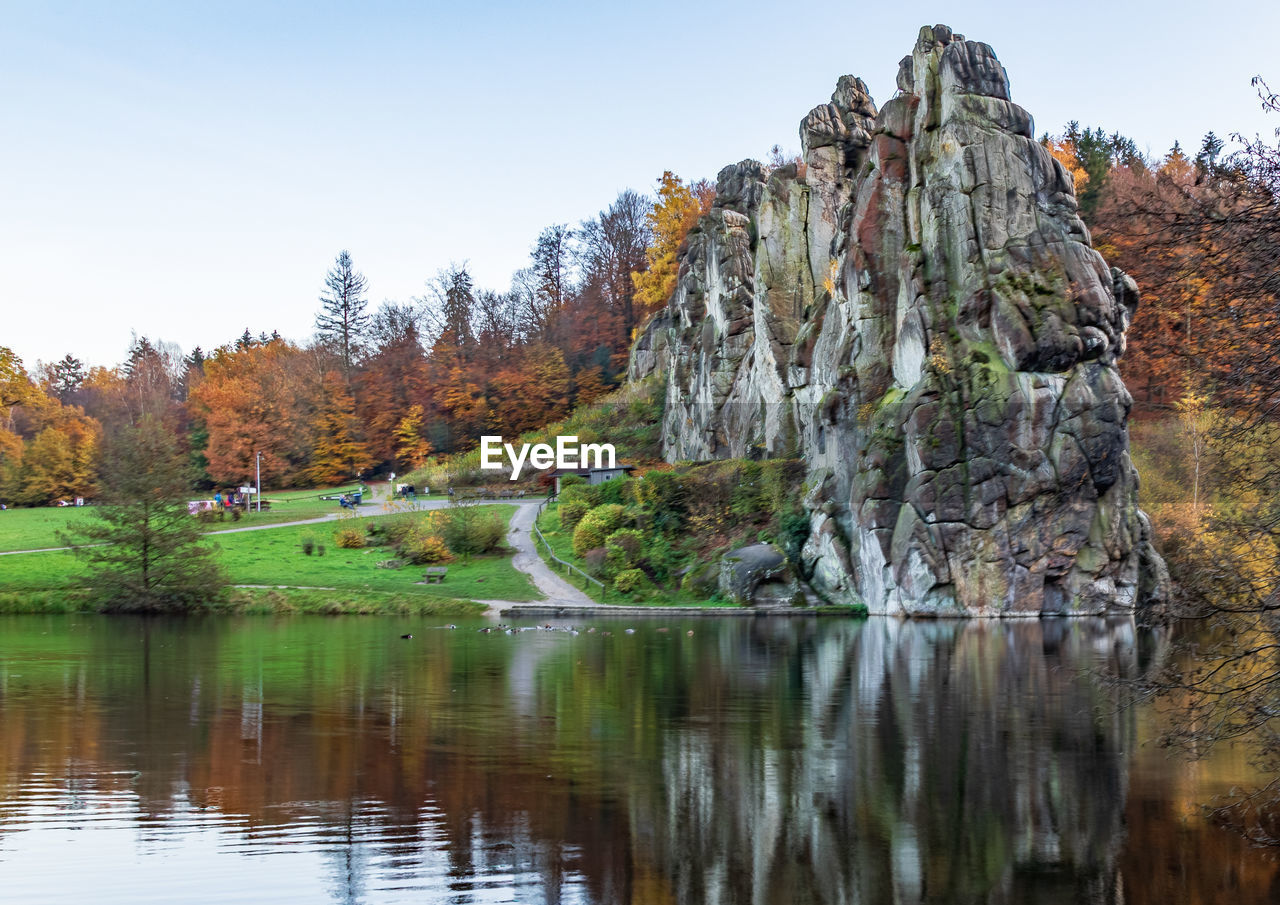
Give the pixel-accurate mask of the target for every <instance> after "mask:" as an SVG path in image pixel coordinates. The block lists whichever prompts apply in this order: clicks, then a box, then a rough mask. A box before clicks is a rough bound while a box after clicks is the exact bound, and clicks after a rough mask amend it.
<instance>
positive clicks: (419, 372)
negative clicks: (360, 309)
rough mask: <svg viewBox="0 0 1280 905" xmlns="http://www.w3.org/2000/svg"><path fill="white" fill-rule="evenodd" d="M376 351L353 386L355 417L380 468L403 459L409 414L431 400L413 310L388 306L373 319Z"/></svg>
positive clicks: (401, 306)
mask: <svg viewBox="0 0 1280 905" xmlns="http://www.w3.org/2000/svg"><path fill="white" fill-rule="evenodd" d="M370 347H371V351H370V353H369V355H368V356H367V357H366V358H365V360H364V363H363V364H362V366H361V368H360V372H359V374H358V375H357V376H356V378H355V379H354V381H353V382H352V386H353V391H354V395H355V400H356V415H357V417H358V419H359V421H360V424H361V426H362V430H363V433H364V439H365V443H366V444H367V447H368V450H369V454H370V455H371V456H372V457H373V459H374V460H375V461H376V462H382V463H384V464H388V465H389V464H392V463H393V462H394V461H395V460H396V459H397V458H398V452H397V446H398V444H399V440H398V437H397V429H398V426H399V424H400V421H401V419H402V418H403V417H404V416H405V413H406V412H407V411H408V410H409V409H410V408H411V407H412V406H414V405H419V406H420V405H421V401H422V400H423V399H424V398H425V397H426V393H427V390H426V380H427V375H426V355H425V351H424V350H423V348H422V342H421V334H420V331H419V317H418V313H417V311H416V309H414V308H413V307H411V306H408V305H396V304H384V305H383V306H382V307H381V308H379V310H378V312H377V314H376V315H375V316H374V318H373V325H372V329H371V331H370Z"/></svg>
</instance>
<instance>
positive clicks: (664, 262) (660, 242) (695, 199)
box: [632, 170, 713, 318]
mask: <svg viewBox="0 0 1280 905" xmlns="http://www.w3.org/2000/svg"><path fill="white" fill-rule="evenodd" d="M712 197H713V193H712V192H709V191H708V188H707V186H705V184H696V185H695V186H687V185H685V184H684V182H683V181H682V180H681V179H680V177H678V176H676V175H675V174H674V173H672V172H671V171H670V170H667V171H666V172H664V173H663V174H662V178H661V179H660V180H658V197H657V199H656V200H655V201H654V204H653V207H652V208H651V209H650V210H649V212H648V214H647V215H646V216H647V219H648V223H649V230H650V233H651V235H652V237H653V238H652V241H651V244H650V245H649V247H648V248H647V249H646V251H645V261H646V263H647V265H648V266H647V267H646V269H645V270H643V271H641V272H639V273H634V274H633V275H632V280H633V281H634V283H635V287H636V294H635V301H636V304H637V305H638V306H639V317H640V318H643V317H645V316H647V315H648V314H651V313H652V312H654V311H657V310H658V309H659V308H661V307H662V306H664V305H665V304H666V303H667V300H668V299H670V298H671V293H672V292H674V291H675V288H676V277H677V276H678V264H677V261H676V252H677V251H679V249H680V244H681V243H682V242H683V241H684V237H685V236H686V235H688V234H689V230H690V229H692V228H693V224H694V223H696V222H697V220H698V217H699V216H700V215H702V214H703V213H705V212H706V211H707V210H709V209H710V207H711V198H712Z"/></svg>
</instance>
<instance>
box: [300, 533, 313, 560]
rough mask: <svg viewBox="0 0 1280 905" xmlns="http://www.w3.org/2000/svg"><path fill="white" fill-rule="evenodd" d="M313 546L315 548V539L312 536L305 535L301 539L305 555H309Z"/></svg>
mask: <svg viewBox="0 0 1280 905" xmlns="http://www.w3.org/2000/svg"><path fill="white" fill-rule="evenodd" d="M315 548H316V539H315V538H314V537H310V536H307V537H304V538H303V539H302V552H303V553H305V554H306V555H307V556H310V555H311V553H312V551H313V550H315Z"/></svg>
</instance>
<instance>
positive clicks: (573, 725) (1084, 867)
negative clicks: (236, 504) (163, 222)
mask: <svg viewBox="0 0 1280 905" xmlns="http://www.w3.org/2000/svg"><path fill="white" fill-rule="evenodd" d="M597 625H598V626H600V627H601V628H610V627H609V626H604V625H603V624H602V623H597ZM660 625H661V624H660V623H656V622H651V623H641V624H638V625H637V626H636V628H637V632H636V633H635V634H634V635H626V634H624V633H623V632H622V631H621V630H620V627H618V626H613V627H611V628H612V631H613V634H612V635H611V636H604V635H603V633H602V632H601V631H597V632H594V633H587V632H585V631H584V632H583V633H582V634H579V635H577V636H573V635H570V634H568V633H566V632H541V631H528V632H521V633H519V634H516V635H511V636H508V635H503V634H501V633H490V634H480V633H478V632H477V631H475V627H474V626H472V627H466V626H464V627H463V628H462V629H459V630H458V631H448V630H443V629H433V628H431V627H429V626H423V625H418V626H411V628H412V630H413V632H414V634H415V638H414V639H413V640H412V641H403V640H401V639H400V638H399V634H400V633H401V632H403V631H405V630H406V629H405V628H403V627H401V626H400V625H398V624H395V625H393V624H391V623H390V622H388V621H385V620H354V619H353V620H345V621H329V620H322V619H292V620H245V621H230V620H227V621H212V620H211V621H205V622H175V623H170V622H165V621H161V620H122V619H85V618H69V617H61V618H40V617H9V618H7V619H3V620H0V721H2V722H0V887H2V888H5V889H6V890H12V891H14V893H15V894H18V895H19V898H18V899H17V901H24V902H35V901H84V900H87V899H92V900H93V901H121V902H133V901H136V900H137V899H138V893H139V891H140V890H143V889H145V890H149V891H152V892H154V891H156V890H161V889H163V890H166V891H168V892H169V893H170V894H172V895H175V896H176V897H177V898H181V899H182V900H183V901H246V900H257V901H263V900H268V899H270V900H279V901H325V900H327V901H334V902H393V901H450V902H503V901H514V902H522V903H527V902H592V903H626V902H630V903H667V902H670V903H676V902H680V903H686V902H724V903H737V902H750V903H776V902H849V903H881V902H902V903H921V902H939V903H941V902H983V903H1004V902H1009V903H1014V902H1100V903H1110V902H1117V903H1118V902H1126V903H1130V905H1131V903H1135V902H1147V901H1150V902H1167V901H1205V902H1209V901H1227V900H1228V899H1229V900H1230V901H1231V902H1232V903H1233V905H1234V903H1238V905H1245V903H1248V902H1250V901H1258V902H1262V901H1271V898H1270V897H1269V896H1270V891H1269V886H1270V884H1271V883H1272V882H1273V879H1274V876H1275V872H1274V868H1273V866H1272V865H1271V864H1270V863H1269V862H1265V861H1263V860H1262V859H1260V858H1259V857H1257V856H1256V855H1254V854H1253V853H1251V852H1249V851H1247V850H1245V849H1243V848H1242V847H1241V846H1240V845H1239V844H1238V843H1236V842H1235V840H1234V839H1233V838H1232V837H1229V836H1227V835H1226V834H1223V833H1220V832H1218V831H1214V830H1207V829H1205V828H1203V827H1200V826H1198V825H1194V824H1191V825H1184V824H1183V822H1182V818H1183V817H1184V816H1185V813H1186V807H1187V806H1186V802H1187V801H1189V800H1194V796H1195V795H1197V794H1198V793H1199V792H1200V791H1201V787H1200V785H1198V784H1197V783H1195V782H1188V781H1186V778H1185V777H1186V773H1185V771H1182V772H1179V771H1180V770H1181V768H1179V767H1178V766H1177V765H1175V764H1168V763H1165V762H1163V761H1160V760H1158V759H1156V758H1154V757H1152V755H1151V752H1150V751H1149V750H1148V749H1143V748H1141V747H1139V745H1138V742H1139V740H1140V738H1141V737H1142V736H1144V735H1149V734H1150V732H1151V730H1150V727H1147V726H1145V724H1143V723H1142V722H1141V720H1142V714H1141V712H1139V711H1136V710H1134V709H1123V708H1119V707H1117V706H1116V705H1115V701H1114V700H1113V699H1112V698H1111V697H1110V696H1109V695H1108V694H1106V693H1104V692H1103V691H1101V690H1099V688H1098V687H1097V686H1096V685H1095V684H1094V683H1092V682H1091V681H1089V680H1088V678H1087V677H1085V676H1084V675H1083V674H1082V671H1083V670H1085V669H1086V668H1089V667H1097V666H1106V667H1107V668H1108V669H1110V670H1111V671H1113V672H1116V673H1119V674H1122V675H1123V674H1130V673H1132V672H1133V671H1135V670H1138V669H1140V668H1141V667H1142V665H1143V664H1142V663H1141V658H1142V657H1143V656H1145V655H1146V654H1145V648H1142V647H1141V646H1140V645H1141V644H1142V643H1145V640H1144V639H1140V638H1139V637H1138V636H1137V635H1136V634H1135V630H1134V628H1133V625H1132V624H1131V623H1129V622H1126V621H1120V622H1110V623H1108V622H1104V621H1101V620H1045V621H1033V620H1027V621H1009V622H976V621H973V622H908V623H903V622H897V621H894V620H888V619H873V620H870V621H868V622H865V623H853V622H844V621H835V620H820V621H815V620H726V621H724V622H715V623H713V622H709V621H699V622H691V623H689V624H687V625H684V624H679V625H677V624H675V623H672V624H670V625H669V626H663V627H669V628H670V630H669V631H666V632H659V631H657V628H658V627H659V626H660ZM688 630H693V632H694V634H693V636H692V637H690V636H688V635H687V634H686V631H688ZM1131 786H1132V788H1131ZM1206 840H1208V841H1206ZM1135 843H1138V844H1139V845H1140V848H1135ZM1202 844H1208V845H1211V846H1212V847H1213V858H1214V860H1213V861H1212V862H1209V863H1206V864H1204V865H1196V864H1191V863H1184V862H1186V861H1192V860H1194V859H1189V858H1186V855H1187V853H1188V851H1189V850H1190V851H1194V850H1195V848H1194V847H1195V846H1197V845H1202ZM1188 846H1191V849H1188ZM1224 869H1226V870H1227V871H1228V872H1229V874H1230V876H1231V877H1232V878H1233V879H1232V881H1231V882H1230V883H1227V882H1224V880H1223V876H1224ZM228 878H230V879H228ZM1139 879H1140V882H1135V881H1136V880H1139Z"/></svg>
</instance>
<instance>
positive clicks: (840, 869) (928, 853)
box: [635, 619, 1136, 903]
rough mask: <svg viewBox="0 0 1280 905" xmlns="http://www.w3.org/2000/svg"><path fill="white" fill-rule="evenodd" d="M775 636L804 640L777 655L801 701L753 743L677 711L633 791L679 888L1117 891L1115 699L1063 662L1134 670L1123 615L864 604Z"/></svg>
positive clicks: (916, 895)
mask: <svg viewBox="0 0 1280 905" xmlns="http://www.w3.org/2000/svg"><path fill="white" fill-rule="evenodd" d="M756 642H757V643H762V644H765V645H766V646H768V645H769V644H770V642H769V641H768V640H765V639H760V638H757V639H756ZM772 643H773V645H776V646H777V647H781V648H787V647H789V646H791V645H793V644H796V643H802V644H804V645H806V646H808V645H811V646H812V650H811V651H810V652H808V653H807V654H804V655H796V654H798V653H799V652H798V651H789V652H787V653H786V654H784V655H783V656H781V657H780V658H779V659H780V660H781V662H779V663H778V664H777V666H778V667H779V668H785V669H789V670H796V671H797V672H798V673H799V675H798V676H797V678H798V679H799V681H801V682H802V683H803V684H804V686H805V688H806V689H807V692H806V694H805V696H804V701H803V708H804V711H805V712H804V713H803V714H797V715H796V718H794V719H792V720H789V721H787V722H786V723H783V724H779V725H778V726H777V727H776V728H777V729H778V730H779V732H780V733H781V734H780V735H779V737H777V738H775V739H773V740H772V743H770V744H760V743H759V739H757V738H753V737H751V736H750V735H743V734H742V733H735V732H724V731H717V730H716V728H715V727H696V726H686V727H683V728H680V729H677V730H674V731H673V733H672V737H671V738H670V739H669V741H668V744H667V746H666V748H667V750H666V752H665V754H664V757H663V766H664V769H663V783H664V794H663V795H662V796H661V797H660V798H656V799H655V798H652V797H650V796H648V795H646V794H645V792H644V791H641V792H640V793H639V794H638V800H637V802H636V803H635V811H636V814H637V816H638V817H639V816H640V815H644V817H645V818H647V820H649V821H651V822H649V823H642V825H643V826H644V828H645V830H646V835H647V836H648V839H647V841H646V844H645V845H644V846H642V847H648V846H652V848H653V849H654V850H655V851H656V852H659V853H660V857H661V858H662V865H661V870H660V872H661V873H663V874H666V875H667V876H669V877H671V878H672V881H673V883H674V885H675V888H676V890H677V891H678V895H677V900H679V901H686V902H688V901H732V902H759V903H769V902H790V901H795V902H868V903H870V902H903V903H914V902H993V903H995V902H1011V903H1017V902H1032V901H1035V902H1044V901H1058V900H1061V901H1069V902H1110V901H1115V900H1116V898H1115V895H1114V891H1115V889H1116V888H1117V877H1116V856H1117V851H1118V847H1119V844H1120V842H1121V839H1122V832H1121V823H1122V819H1121V818H1122V813H1123V808H1124V798H1125V766H1124V765H1125V754H1126V751H1127V749H1129V748H1130V747H1131V746H1132V743H1133V722H1132V715H1131V712H1130V711H1124V710H1120V709H1117V708H1116V707H1115V706H1114V705H1113V704H1112V703H1111V702H1110V701H1109V700H1108V699H1107V697H1106V696H1104V695H1103V694H1101V693H1100V692H1099V691H1098V690H1097V689H1096V688H1095V687H1094V685H1093V684H1092V683H1091V682H1090V681H1089V680H1088V679H1086V678H1084V677H1083V676H1082V675H1080V670H1081V669H1082V668H1083V667H1085V666H1086V665H1087V664H1105V665H1106V666H1108V667H1110V668H1111V669H1112V670H1113V671H1116V672H1119V673H1122V674H1123V673H1127V672H1130V671H1132V670H1133V669H1134V668H1135V667H1136V654H1135V647H1134V628H1133V626H1132V623H1130V622H1128V621H1120V622H1113V623H1110V624H1108V623H1105V622H1103V621H1101V620H1043V621H1041V620H1018V621H1006V622H991V621H946V622H898V621H895V620H888V619H873V620H871V621H869V622H868V623H866V624H865V626H863V627H860V630H856V631H820V632H815V633H813V635H812V637H811V638H808V639H805V640H803V641H801V640H800V639H798V638H796V637H794V636H793V635H792V633H791V632H782V633H780V636H779V637H778V638H776V639H774V640H773V642H772ZM731 681H732V680H731ZM759 728H761V729H765V728H766V727H759Z"/></svg>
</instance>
